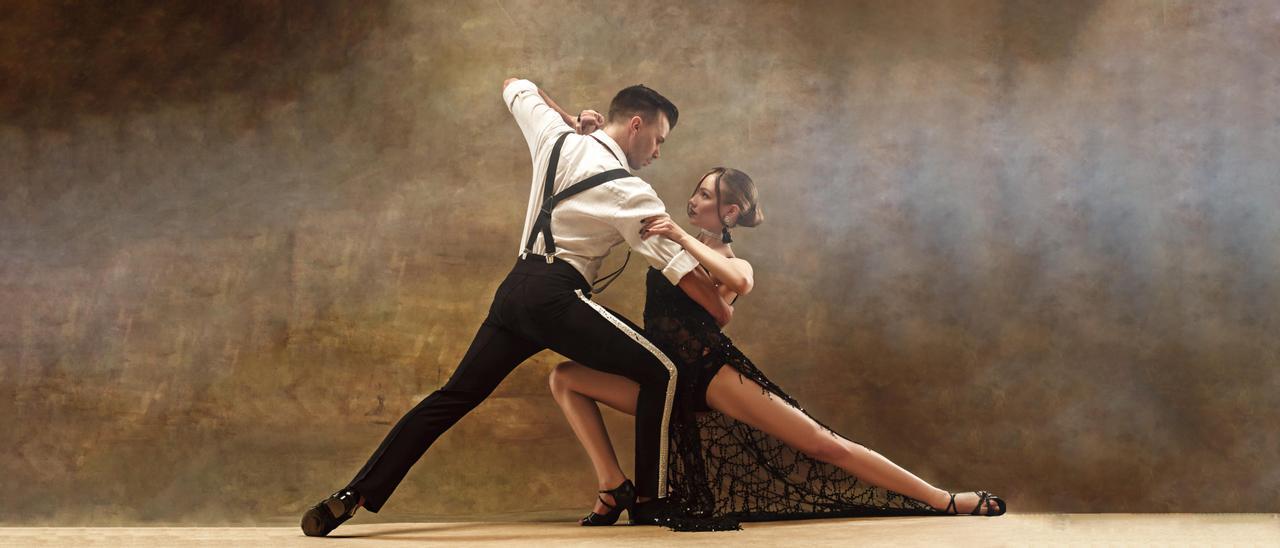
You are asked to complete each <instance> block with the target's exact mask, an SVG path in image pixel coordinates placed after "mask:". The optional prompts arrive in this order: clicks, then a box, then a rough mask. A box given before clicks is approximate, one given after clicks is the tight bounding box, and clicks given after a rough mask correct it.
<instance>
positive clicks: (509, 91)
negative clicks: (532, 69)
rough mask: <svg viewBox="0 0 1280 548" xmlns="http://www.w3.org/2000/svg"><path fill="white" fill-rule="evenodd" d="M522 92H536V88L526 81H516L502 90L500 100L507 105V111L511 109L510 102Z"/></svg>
mask: <svg viewBox="0 0 1280 548" xmlns="http://www.w3.org/2000/svg"><path fill="white" fill-rule="evenodd" d="M522 91H532V92H537V91H538V86H536V85H534V84H533V82H530V81H528V80H516V81H514V82H511V83H510V84H507V87H505V88H503V89H502V100H503V101H504V102H506V103H507V109H508V110H510V109H511V102H512V101H515V100H516V95H519V94H520V92H522Z"/></svg>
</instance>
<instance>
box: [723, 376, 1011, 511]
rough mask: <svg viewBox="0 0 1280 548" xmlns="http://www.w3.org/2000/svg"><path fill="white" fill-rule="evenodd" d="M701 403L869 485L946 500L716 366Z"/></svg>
mask: <svg viewBox="0 0 1280 548" xmlns="http://www.w3.org/2000/svg"><path fill="white" fill-rule="evenodd" d="M707 404H708V405H709V406H711V407H712V408H713V409H716V410H717V411H720V412H721V413H724V414H726V415H728V416H730V417H733V418H734V419H737V420H739V421H742V422H744V423H747V424H749V425H751V426H753V427H755V428H758V429H760V430H761V431H763V432H765V433H767V434H769V435H771V436H773V437H776V438H778V439H780V440H782V441H783V442H784V443H786V444H787V445H789V446H791V447H792V448H794V449H796V450H798V451H800V452H802V453H804V454H806V455H809V456H810V457H813V458H815V459H817V460H820V461H823V462H827V463H830V464H834V465H836V466H839V467H840V468H842V469H844V470H845V471H847V472H849V473H850V474H853V475H854V476H857V477H858V478H860V479H862V480H865V481H867V482H868V483H871V484H873V485H876V486H879V487H882V488H885V489H889V490H891V491H894V492H897V493H901V494H903V495H906V496H909V497H911V498H914V499H916V500H919V501H922V502H925V503H926V504H929V505H930V506H933V507H934V508H936V509H938V510H942V509H945V508H946V506H947V503H948V502H950V500H951V496H950V495H948V494H947V492H946V491H944V490H942V489H938V488H937V487H934V486H932V485H929V483H928V482H926V481H924V480H922V479H920V478H918V477H916V476H915V474H912V473H911V472H908V471H906V470H904V469H903V468H902V467H900V466H898V465H896V464H894V463H893V462H892V461H890V460H889V459H886V458H884V457H883V456H882V455H880V454H879V453H876V452H875V451H872V450H870V449H868V448H866V447H863V446H862V445H860V444H857V443H855V442H852V441H850V440H847V439H844V438H843V437H840V436H833V435H831V433H830V432H829V431H827V430H826V429H824V428H823V427H822V426H821V425H819V424H818V423H817V422H814V420H813V419H811V418H809V416H808V415H805V414H804V413H803V412H801V411H800V410H799V409H796V408H794V407H791V406H790V405H788V404H787V402H785V401H782V399H781V398H778V397H777V396H773V395H772V394H766V393H765V391H764V389H763V388H761V387H760V385H759V384H757V383H756V382H755V381H752V380H751V379H748V378H746V377H741V376H740V375H739V374H738V371H737V370H735V369H734V368H732V367H728V366H726V367H721V368H720V371H719V372H718V373H716V376H715V378H713V379H712V380H711V385H710V386H709V387H708V388H707ZM977 504H978V495H977V494H975V493H963V494H957V495H956V509H957V510H959V511H960V512H963V513H967V512H971V511H973V509H974V507H975V506H977ZM988 507H989V510H988V511H989V512H995V511H996V509H997V507H996V503H995V502H994V501H989V502H988Z"/></svg>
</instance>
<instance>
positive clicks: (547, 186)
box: [524, 133, 631, 262]
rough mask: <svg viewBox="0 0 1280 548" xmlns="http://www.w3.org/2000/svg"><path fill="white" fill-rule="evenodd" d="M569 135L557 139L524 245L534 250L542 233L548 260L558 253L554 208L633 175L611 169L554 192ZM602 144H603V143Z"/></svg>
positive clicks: (528, 249) (621, 170)
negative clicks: (552, 213)
mask: <svg viewBox="0 0 1280 548" xmlns="http://www.w3.org/2000/svg"><path fill="white" fill-rule="evenodd" d="M568 136H569V134H568V133H564V134H561V135H560V138H559V139H556V144H555V146H554V147H552V149H551V159H550V160H549V161H548V162H547V175H546V178H545V179H543V182H542V207H541V209H540V210H539V211H538V218H537V220H535V221H534V223H533V230H531V231H529V239H528V241H527V242H526V243H525V246H524V248H525V251H526V252H532V250H533V243H534V241H536V240H537V238H538V234H539V233H541V234H542V245H543V246H544V247H546V250H545V252H544V254H545V255H546V256H547V262H551V260H552V256H553V255H555V253H556V240H555V237H554V236H552V235H551V211H552V210H554V209H555V207H556V206H557V205H559V204H560V202H563V201H565V200H567V199H569V198H571V197H573V196H575V195H577V194H579V193H581V192H584V191H587V190H590V189H592V188H595V187H597V186H600V185H602V184H605V183H607V182H609V181H613V180H616V179H621V178H623V177H630V176H631V174H630V173H628V172H627V170H625V169H611V170H609V171H605V172H602V173H597V174H595V175H592V176H590V177H587V178H586V179H583V180H582V181H579V182H577V183H574V184H573V185H572V186H570V187H569V188H566V189H564V190H562V191H561V192H560V193H559V194H553V192H554V190H555V178H556V164H557V163H558V162H559V161H560V149H561V148H562V147H563V146H564V140H565V138H566V137H568ZM601 144H602V145H603V143H601ZM606 148H608V147H606Z"/></svg>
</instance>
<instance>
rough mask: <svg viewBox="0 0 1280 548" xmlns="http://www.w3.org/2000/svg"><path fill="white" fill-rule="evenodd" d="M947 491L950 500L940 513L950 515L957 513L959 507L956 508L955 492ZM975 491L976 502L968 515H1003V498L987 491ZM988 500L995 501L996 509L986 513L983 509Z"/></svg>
mask: <svg viewBox="0 0 1280 548" xmlns="http://www.w3.org/2000/svg"><path fill="white" fill-rule="evenodd" d="M947 493H949V494H950V495H951V502H948V503H947V507H946V509H944V510H943V511H942V513H944V514H947V515H951V516H955V515H959V514H960V509H959V508H956V494H955V493H952V492H950V491H947ZM976 493H977V495H978V504H977V505H976V506H974V507H973V511H972V512H969V515H971V516H987V517H995V516H1002V515H1004V510H1005V505H1004V499H1002V498H1000V497H997V496H995V495H993V494H991V493H989V492H987V491H976ZM989 500H994V501H996V511H995V512H994V513H990V514H988V513H986V511H985V509H986V508H987V501H989Z"/></svg>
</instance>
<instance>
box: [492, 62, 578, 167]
mask: <svg viewBox="0 0 1280 548" xmlns="http://www.w3.org/2000/svg"><path fill="white" fill-rule="evenodd" d="M502 100H503V101H504V102H506V104H507V109H509V110H510V111H511V115H512V116H514V117H515V119H516V124H518V125H519V126H520V132H521V133H524V140H525V141H526V142H528V143H529V156H530V157H532V158H536V157H538V153H539V150H540V149H541V148H542V147H543V146H545V145H546V144H547V142H548V141H550V140H552V139H553V138H555V137H557V136H559V135H560V134H561V133H564V132H566V131H573V128H571V127H569V124H566V123H564V119H562V118H560V114H559V113H557V112H556V111H555V110H554V109H552V108H551V107H550V106H547V102H546V101H543V100H542V95H541V94H539V93H538V86H536V85H534V83H533V82H530V81H528V80H516V81H514V82H511V83H510V84H507V87H506V88H503V90H502Z"/></svg>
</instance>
